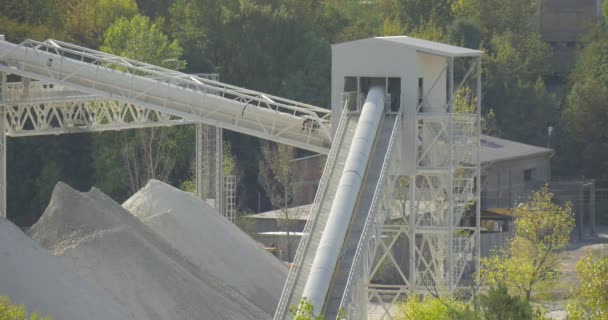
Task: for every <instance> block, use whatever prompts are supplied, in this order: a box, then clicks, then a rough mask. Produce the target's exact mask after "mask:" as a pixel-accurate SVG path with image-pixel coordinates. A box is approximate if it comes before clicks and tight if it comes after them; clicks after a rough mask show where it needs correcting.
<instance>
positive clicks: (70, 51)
mask: <svg viewBox="0 0 608 320" xmlns="http://www.w3.org/2000/svg"><path fill="white" fill-rule="evenodd" d="M1 43H2V42H1V41H0V44H1ZM20 48H21V50H25V51H26V52H27V51H29V50H31V51H33V52H34V54H40V53H42V52H44V53H47V54H53V55H57V56H58V57H59V58H61V59H64V58H65V59H70V60H73V61H80V62H82V63H86V64H88V65H93V66H95V67H97V68H99V69H117V70H119V71H121V72H125V73H130V74H132V75H134V76H141V77H146V78H149V79H153V80H155V81H157V82H158V83H161V84H164V85H167V86H170V87H172V86H177V87H180V88H183V89H190V90H193V91H196V92H201V93H203V94H213V95H217V96H220V97H223V98H226V99H230V100H234V101H238V102H241V103H245V104H246V105H247V106H255V107H258V108H261V109H268V110H271V111H274V112H279V113H283V114H286V115H291V116H295V117H300V118H303V119H308V120H309V121H310V122H312V123H314V124H315V125H314V126H315V127H316V128H318V132H319V133H321V134H322V135H323V136H324V138H325V139H326V140H328V141H329V140H330V139H331V132H330V124H329V118H330V116H331V111H330V110H328V109H324V108H320V107H315V106H312V105H309V104H304V103H299V102H296V101H293V100H289V99H284V98H280V97H276V96H272V95H268V94H264V93H261V92H257V91H253V90H247V89H244V88H239V87H236V86H232V85H227V84H224V83H221V82H219V81H214V80H209V79H205V78H204V77H199V76H195V75H190V74H186V73H182V72H179V71H175V70H171V69H166V68H162V67H158V66H154V65H151V64H146V63H143V62H140V61H136V60H132V59H126V58H122V57H118V56H114V55H111V54H108V53H103V52H100V51H96V50H91V49H88V48H84V47H80V46H77V45H73V44H69V43H65V42H61V41H57V40H53V39H48V40H46V41H45V42H39V41H35V40H26V41H24V42H22V43H21V44H20V45H15V47H14V48H13V49H7V50H6V51H5V52H3V53H2V54H0V60H5V61H6V62H10V65H11V66H13V65H14V66H16V68H17V69H19V68H22V66H23V65H28V66H30V67H34V68H39V69H40V67H38V66H37V65H29V64H26V63H25V64H24V61H19V58H15V55H16V53H15V52H16V50H18V49H20ZM52 63H53V61H52V59H49V62H48V64H47V67H46V69H45V67H42V69H43V70H46V71H47V72H48V73H49V74H48V75H49V76H50V77H51V78H52V77H53V75H54V74H55V73H57V72H56V71H54V70H51V69H50V66H51V64H52ZM57 63H60V61H56V62H55V64H57ZM40 71H42V70H40ZM78 72H79V71H76V72H73V73H70V74H66V75H63V74H57V75H55V78H56V79H58V81H60V82H61V81H63V80H61V79H69V78H77V75H76V74H77V73H78ZM119 89H120V90H121V92H122V91H125V92H127V91H128V90H129V89H128V88H119ZM141 94H144V93H139V95H141Z"/></svg>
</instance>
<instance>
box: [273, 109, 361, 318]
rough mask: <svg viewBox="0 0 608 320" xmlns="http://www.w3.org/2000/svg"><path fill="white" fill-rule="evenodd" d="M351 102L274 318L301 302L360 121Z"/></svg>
mask: <svg viewBox="0 0 608 320" xmlns="http://www.w3.org/2000/svg"><path fill="white" fill-rule="evenodd" d="M348 105H349V100H345V101H344V108H343V109H342V111H341V116H340V121H339V122H338V124H337V126H336V131H335V132H334V140H333V144H332V147H331V150H330V151H329V154H328V155H327V160H326V161H325V168H324V169H323V174H322V175H321V180H320V181H319V186H318V187H317V193H316V194H315V199H314V201H313V203H312V206H311V208H310V215H309V217H308V221H307V222H306V226H304V230H303V231H302V238H301V240H300V243H299V244H298V250H297V251H296V255H295V257H294V260H293V263H292V267H291V269H290V270H289V274H288V275H287V280H286V281H285V285H284V286H283V292H282V293H281V298H280V299H279V304H278V306H277V310H276V312H275V314H274V318H273V319H274V320H282V319H287V318H288V317H289V315H288V312H289V308H290V306H293V305H298V304H299V302H300V299H301V298H302V292H303V291H304V286H305V284H306V279H307V278H308V275H309V272H310V266H311V264H312V260H313V259H314V252H315V250H316V248H317V246H318V244H319V240H320V238H321V235H322V232H323V227H324V226H325V221H326V220H327V215H328V214H329V210H330V209H331V202H332V201H333V199H334V198H333V196H334V194H335V191H336V188H337V184H338V181H339V179H340V175H341V173H342V169H343V168H344V162H345V161H346V157H347V155H348V150H349V148H350V144H351V141H352V137H353V135H354V130H355V129H354V127H355V126H356V124H357V119H356V116H355V115H350V114H349V112H348V109H347V108H346V106H348Z"/></svg>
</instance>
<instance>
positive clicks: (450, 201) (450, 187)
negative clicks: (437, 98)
mask: <svg viewBox="0 0 608 320" xmlns="http://www.w3.org/2000/svg"><path fill="white" fill-rule="evenodd" d="M448 112H449V124H448V128H449V129H448V141H449V143H448V148H449V150H450V151H449V153H448V154H449V164H448V166H449V173H448V177H447V178H448V179H447V180H448V181H447V188H448V190H447V191H448V212H447V213H448V216H447V221H448V224H447V226H448V233H447V242H448V243H447V249H448V250H447V261H448V278H447V279H446V280H447V286H448V288H449V290H450V292H451V291H452V290H454V287H455V283H454V227H455V225H454V224H455V223H456V222H455V221H454V205H455V201H454V175H455V170H456V168H455V167H454V165H455V163H454V162H455V160H456V159H454V153H455V152H456V150H454V149H455V147H454V112H455V110H454V58H452V57H450V58H448Z"/></svg>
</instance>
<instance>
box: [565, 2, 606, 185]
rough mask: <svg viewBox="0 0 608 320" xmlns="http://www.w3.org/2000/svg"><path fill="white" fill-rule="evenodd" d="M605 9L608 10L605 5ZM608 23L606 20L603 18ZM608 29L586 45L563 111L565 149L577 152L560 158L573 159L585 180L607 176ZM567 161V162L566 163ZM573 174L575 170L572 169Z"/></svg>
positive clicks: (591, 36)
mask: <svg viewBox="0 0 608 320" xmlns="http://www.w3.org/2000/svg"><path fill="white" fill-rule="evenodd" d="M604 8H607V6H606V3H604ZM604 19H606V17H604ZM607 97H608V26H606V25H605V24H601V25H599V26H597V27H596V28H595V29H594V30H592V31H590V33H589V35H587V37H586V39H585V41H584V49H583V50H582V51H581V53H580V55H579V58H578V61H577V63H576V66H575V68H574V71H573V73H572V75H571V79H570V90H569V92H568V96H567V98H566V105H565V108H564V110H563V114H562V115H563V120H564V122H565V125H566V133H567V134H568V137H567V138H570V139H571V141H570V143H568V144H566V146H567V147H568V148H569V149H570V150H575V152H568V154H566V155H560V159H562V158H566V157H571V158H572V159H571V161H570V162H571V163H574V164H575V166H578V169H579V170H578V171H579V172H577V173H579V174H583V175H585V176H586V177H596V178H605V177H606V176H608V165H607V163H606V161H605V159H606V157H608V145H606V141H605V140H606V139H605V138H604V137H605V136H606V135H607V134H608V131H607V130H606V126H605V123H606V121H607V120H608V112H607V111H608V102H607V101H608V100H607V99H606V98H607ZM566 160H568V159H566ZM569 169H570V171H571V170H572V168H571V167H570V168H569Z"/></svg>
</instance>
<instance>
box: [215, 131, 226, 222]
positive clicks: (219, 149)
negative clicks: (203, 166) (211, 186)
mask: <svg viewBox="0 0 608 320" xmlns="http://www.w3.org/2000/svg"><path fill="white" fill-rule="evenodd" d="M223 132H224V131H223V129H222V128H219V127H215V152H214V158H215V159H214V160H215V166H214V167H215V174H214V178H215V179H214V181H213V182H214V183H215V208H216V209H217V211H218V212H219V213H220V214H221V215H223V216H224V217H226V212H225V211H224V208H225V205H224V202H225V195H224V137H223ZM226 218H227V217H226Z"/></svg>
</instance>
